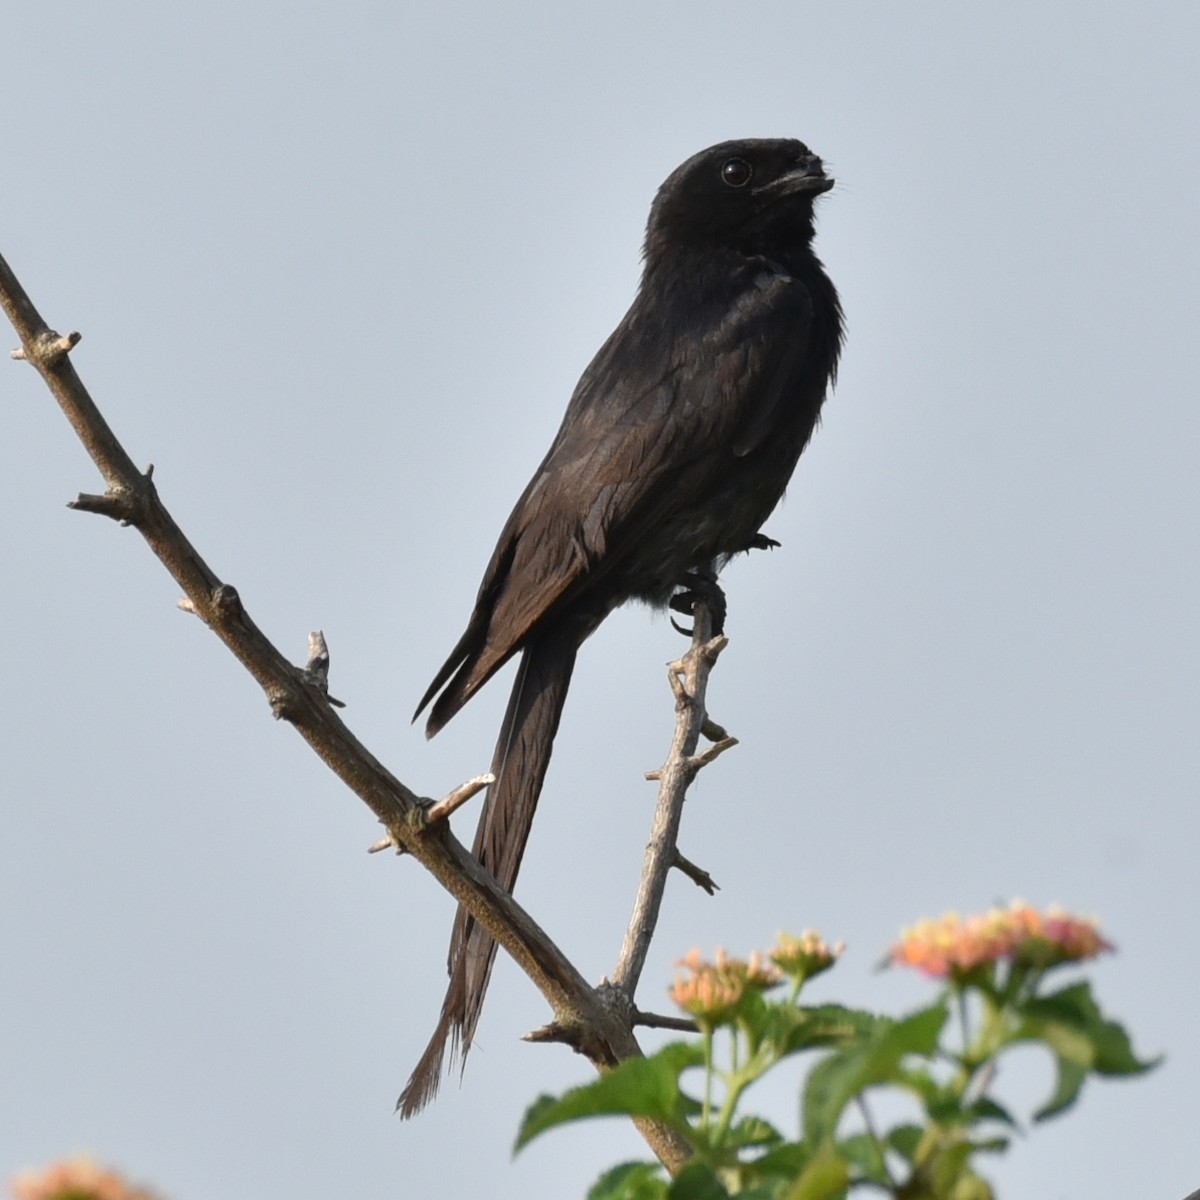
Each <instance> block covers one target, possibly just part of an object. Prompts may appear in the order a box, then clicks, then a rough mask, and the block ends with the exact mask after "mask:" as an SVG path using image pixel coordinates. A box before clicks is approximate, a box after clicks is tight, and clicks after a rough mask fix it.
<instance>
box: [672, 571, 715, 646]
mask: <svg viewBox="0 0 1200 1200" xmlns="http://www.w3.org/2000/svg"><path fill="white" fill-rule="evenodd" d="M680 587H681V588H682V590H681V591H678V592H676V593H675V595H673V596H672V597H671V599H670V601H669V602H668V607H670V608H672V609H674V610H675V611H676V612H680V613H686V614H687V615H688V616H691V615H692V614H693V613H694V612H695V611H696V605H697V604H703V605H704V606H705V607H706V608H707V609H708V613H709V616H710V617H711V618H712V631H713V636H714V637H716V636H718V635H720V634H722V633H724V632H725V617H726V614H727V613H728V610H729V606H728V604H727V603H726V602H725V593H724V591H722V589H721V585H720V584H719V583H718V582H717V581H716V580H715V579H713V578H712V577H711V576H709V575H700V574H696V573H693V574H691V575H687V576H685V577H684V579H683V580H682V582H681V584H680ZM671 624H672V626H673V627H674V628H675V629H676V630H677V631H678V632H679V633H682V634H683V636H684V637H689V638H690V637H693V636H694V635H695V632H696V631H695V629H694V628H693V629H687V628H686V627H685V626H683V625H680V624H679V622H678V621H676V620H675V618H674V617H672V618H671Z"/></svg>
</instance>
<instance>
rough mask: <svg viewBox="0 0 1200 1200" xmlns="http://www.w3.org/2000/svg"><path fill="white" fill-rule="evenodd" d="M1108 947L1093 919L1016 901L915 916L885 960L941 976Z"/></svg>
mask: <svg viewBox="0 0 1200 1200" xmlns="http://www.w3.org/2000/svg"><path fill="white" fill-rule="evenodd" d="M1111 949H1112V946H1111V945H1110V944H1109V943H1108V942H1107V941H1105V939H1104V938H1103V937H1101V935H1100V931H1099V930H1098V929H1097V927H1096V923H1095V922H1094V921H1089V920H1085V919H1084V918H1082V917H1075V916H1071V915H1070V914H1069V913H1066V912H1064V911H1063V910H1062V909H1060V908H1050V909H1047V911H1046V912H1045V913H1044V914H1043V913H1039V912H1038V911H1037V910H1036V909H1034V908H1031V907H1030V906H1029V905H1028V904H1023V903H1022V902H1021V901H1019V900H1018V901H1013V903H1012V904H1011V905H1010V906H1009V907H1008V908H993V909H991V910H989V911H988V912H986V913H981V914H979V915H978V916H973V917H966V918H963V917H960V916H959V915H958V914H957V913H954V912H949V913H946V914H945V916H943V917H940V918H938V919H937V920H935V921H931V920H924V921H918V922H917V924H915V925H912V926H910V927H909V928H908V929H905V930H904V931H903V933H902V934H901V935H900V941H899V942H898V943H897V944H896V945H895V946H893V947H892V951H891V960H892V962H893V963H897V964H901V965H903V966H910V967H917V968H919V969H920V970H922V971H924V972H925V973H926V974H927V975H934V976H938V977H943V976H946V975H950V974H957V973H963V972H966V971H970V970H971V969H972V968H974V967H978V966H984V965H988V964H991V963H995V962H999V961H1001V960H1002V959H1009V960H1010V961H1013V962H1018V963H1022V964H1024V965H1027V966H1052V965H1054V964H1055V963H1060V962H1066V961H1078V960H1082V959H1085V958H1095V957H1096V955H1098V954H1100V953H1102V952H1103V951H1105V950H1111Z"/></svg>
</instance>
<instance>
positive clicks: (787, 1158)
mask: <svg viewBox="0 0 1200 1200" xmlns="http://www.w3.org/2000/svg"><path fill="white" fill-rule="evenodd" d="M812 1157H813V1155H812V1151H811V1150H810V1149H809V1148H808V1146H807V1145H805V1143H804V1142H784V1143H783V1145H781V1146H777V1147H776V1148H775V1149H774V1150H769V1151H768V1152H767V1153H766V1154H764V1155H763V1156H762V1157H761V1158H758V1159H755V1160H754V1169H755V1171H756V1172H757V1173H758V1174H759V1175H761V1176H763V1177H764V1178H769V1177H771V1176H779V1175H783V1176H786V1177H787V1178H788V1179H795V1178H796V1176H797V1175H799V1174H800V1172H801V1171H803V1170H804V1168H805V1167H807V1166H808V1164H809V1163H810V1162H812Z"/></svg>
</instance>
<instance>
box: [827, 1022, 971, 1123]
mask: <svg viewBox="0 0 1200 1200" xmlns="http://www.w3.org/2000/svg"><path fill="white" fill-rule="evenodd" d="M946 1016H947V1013H946V1006H945V1004H944V1003H943V1002H942V1001H940V1000H939V1001H938V1002H937V1003H935V1004H933V1005H932V1006H930V1007H929V1008H924V1009H920V1010H919V1011H918V1012H915V1013H913V1014H912V1015H911V1016H908V1017H905V1018H904V1019H903V1020H900V1021H888V1020H882V1019H881V1020H878V1021H877V1022H876V1025H875V1028H874V1029H873V1030H872V1031H871V1032H870V1033H869V1034H867V1035H866V1036H865V1037H864V1038H863V1039H862V1040H861V1041H860V1042H859V1043H858V1044H856V1045H852V1046H850V1047H849V1048H848V1049H845V1050H837V1051H834V1052H833V1053H832V1054H830V1055H828V1056H827V1057H826V1058H824V1059H822V1060H821V1062H819V1063H818V1064H817V1065H816V1066H815V1067H814V1068H813V1069H812V1071H811V1072H810V1073H809V1076H808V1083H807V1086H806V1087H805V1095H804V1136H805V1139H806V1140H807V1141H808V1142H809V1143H810V1144H812V1145H814V1146H819V1145H821V1144H822V1143H824V1142H826V1141H830V1140H832V1139H833V1137H834V1135H835V1134H836V1132H837V1127H838V1123H839V1122H840V1121H841V1118H842V1113H843V1112H844V1111H845V1109H846V1106H847V1105H848V1104H849V1103H850V1102H851V1101H852V1100H853V1099H854V1098H855V1096H857V1095H858V1094H859V1093H860V1092H862V1091H864V1090H865V1089H866V1088H868V1087H870V1086H871V1085H872V1084H877V1083H888V1082H897V1081H898V1080H899V1076H900V1071H899V1067H900V1062H901V1060H902V1059H903V1058H904V1057H905V1056H906V1055H909V1054H921V1055H926V1056H928V1055H931V1054H933V1052H934V1051H935V1050H936V1049H937V1044H938V1038H939V1037H940V1036H941V1032H942V1027H943V1026H944V1025H945V1023H946Z"/></svg>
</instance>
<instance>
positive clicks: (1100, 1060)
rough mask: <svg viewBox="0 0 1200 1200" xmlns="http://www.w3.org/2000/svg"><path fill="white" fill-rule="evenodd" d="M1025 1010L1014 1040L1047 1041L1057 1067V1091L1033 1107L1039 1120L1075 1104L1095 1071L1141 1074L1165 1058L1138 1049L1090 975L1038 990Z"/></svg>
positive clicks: (1116, 1073)
mask: <svg viewBox="0 0 1200 1200" xmlns="http://www.w3.org/2000/svg"><path fill="white" fill-rule="evenodd" d="M1020 1012H1021V1016H1022V1022H1021V1027H1020V1029H1019V1031H1018V1033H1017V1037H1016V1039H1014V1040H1018V1041H1040V1042H1043V1043H1044V1044H1045V1045H1046V1046H1047V1047H1048V1048H1049V1050H1050V1052H1051V1053H1052V1054H1053V1055H1054V1060H1055V1066H1056V1068H1057V1071H1058V1080H1057V1083H1056V1086H1055V1089H1054V1093H1053V1095H1052V1096H1051V1097H1050V1099H1049V1100H1047V1102H1046V1103H1045V1104H1044V1105H1042V1107H1041V1108H1039V1109H1038V1111H1037V1112H1036V1113H1034V1120H1035V1121H1044V1120H1045V1119H1046V1118H1047V1117H1052V1116H1055V1115H1056V1114H1058V1113H1061V1112H1063V1111H1065V1110H1066V1109H1068V1108H1070V1106H1071V1105H1072V1104H1074V1103H1075V1101H1076V1100H1077V1099H1078V1097H1079V1091H1080V1089H1081V1088H1082V1087H1083V1082H1084V1080H1085V1079H1086V1078H1087V1076H1088V1073H1089V1072H1090V1071H1095V1072H1096V1073H1097V1074H1098V1075H1138V1074H1141V1073H1142V1072H1144V1071H1149V1070H1150V1069H1151V1068H1153V1067H1155V1066H1157V1065H1158V1063H1159V1062H1160V1061H1161V1059H1150V1060H1146V1061H1143V1060H1141V1059H1139V1058H1138V1057H1137V1056H1136V1055H1135V1054H1134V1053H1133V1047H1132V1045H1131V1044H1130V1041H1129V1035H1128V1034H1127V1033H1126V1032H1125V1030H1124V1028H1123V1027H1122V1026H1121V1025H1119V1024H1118V1023H1117V1022H1116V1021H1110V1020H1108V1019H1106V1018H1105V1016H1104V1014H1103V1013H1102V1012H1101V1011H1100V1007H1099V1005H1098V1004H1097V1003H1096V1001H1095V999H1094V998H1093V996H1092V989H1091V985H1090V984H1089V983H1087V982H1086V981H1084V982H1080V983H1075V984H1072V985H1070V986H1069V987H1065V988H1061V989H1060V990H1059V991H1057V992H1051V993H1049V994H1047V995H1045V996H1035V997H1033V998H1032V999H1030V1000H1027V1001H1025V1002H1024V1003H1023V1004H1022V1005H1021V1008H1020Z"/></svg>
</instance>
